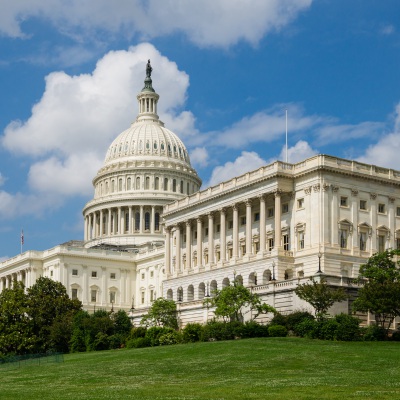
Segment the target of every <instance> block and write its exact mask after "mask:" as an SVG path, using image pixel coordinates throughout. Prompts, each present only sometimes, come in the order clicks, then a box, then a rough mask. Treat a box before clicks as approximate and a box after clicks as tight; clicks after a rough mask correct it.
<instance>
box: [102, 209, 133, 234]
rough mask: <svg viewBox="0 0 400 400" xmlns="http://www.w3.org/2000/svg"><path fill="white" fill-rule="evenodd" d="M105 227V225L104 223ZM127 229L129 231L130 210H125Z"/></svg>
mask: <svg viewBox="0 0 400 400" xmlns="http://www.w3.org/2000/svg"><path fill="white" fill-rule="evenodd" d="M103 227H104V225H103ZM125 230H126V231H127V232H129V214H128V212H125Z"/></svg>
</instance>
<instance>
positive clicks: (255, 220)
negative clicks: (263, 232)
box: [254, 212, 260, 222]
mask: <svg viewBox="0 0 400 400" xmlns="http://www.w3.org/2000/svg"><path fill="white" fill-rule="evenodd" d="M259 220H260V213H258V212H257V213H254V222H257V221H259Z"/></svg>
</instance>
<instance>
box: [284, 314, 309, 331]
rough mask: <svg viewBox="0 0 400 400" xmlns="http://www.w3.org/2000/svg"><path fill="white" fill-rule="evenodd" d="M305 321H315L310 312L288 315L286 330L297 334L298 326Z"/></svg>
mask: <svg viewBox="0 0 400 400" xmlns="http://www.w3.org/2000/svg"><path fill="white" fill-rule="evenodd" d="M305 319H311V320H313V319H314V316H313V315H312V314H310V313H309V312H308V311H295V312H292V313H290V314H288V315H286V328H288V330H289V331H293V332H296V325H297V324H299V323H300V322H302V321H304V320H305Z"/></svg>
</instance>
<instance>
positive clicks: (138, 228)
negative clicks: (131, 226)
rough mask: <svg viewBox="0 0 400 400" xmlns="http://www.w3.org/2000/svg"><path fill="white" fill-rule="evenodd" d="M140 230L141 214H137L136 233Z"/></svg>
mask: <svg viewBox="0 0 400 400" xmlns="http://www.w3.org/2000/svg"><path fill="white" fill-rule="evenodd" d="M139 230H140V213H138V212H136V213H135V231H139Z"/></svg>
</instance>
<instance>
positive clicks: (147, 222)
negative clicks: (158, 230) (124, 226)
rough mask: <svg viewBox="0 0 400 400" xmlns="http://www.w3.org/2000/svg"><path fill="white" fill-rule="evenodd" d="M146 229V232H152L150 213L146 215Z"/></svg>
mask: <svg viewBox="0 0 400 400" xmlns="http://www.w3.org/2000/svg"><path fill="white" fill-rule="evenodd" d="M144 229H145V230H146V231H148V230H150V213H149V212H147V213H145V214H144Z"/></svg>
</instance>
